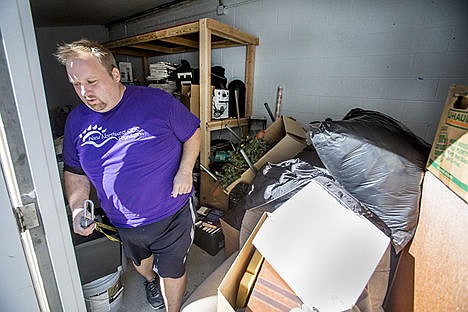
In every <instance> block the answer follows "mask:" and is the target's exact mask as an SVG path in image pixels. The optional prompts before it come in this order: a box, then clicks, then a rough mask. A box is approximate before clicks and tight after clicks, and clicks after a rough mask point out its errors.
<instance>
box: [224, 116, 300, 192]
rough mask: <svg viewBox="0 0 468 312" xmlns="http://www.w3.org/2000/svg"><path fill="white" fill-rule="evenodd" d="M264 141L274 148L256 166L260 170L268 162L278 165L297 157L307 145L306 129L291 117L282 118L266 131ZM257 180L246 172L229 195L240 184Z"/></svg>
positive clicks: (250, 172)
mask: <svg viewBox="0 0 468 312" xmlns="http://www.w3.org/2000/svg"><path fill="white" fill-rule="evenodd" d="M263 138H264V140H265V141H266V142H267V143H268V144H269V146H272V148H271V149H270V150H269V151H268V152H266V153H265V155H263V156H262V157H261V158H260V159H259V160H258V161H257V162H256V163H255V164H254V167H255V168H256V169H257V170H259V169H261V168H262V167H263V166H264V165H266V164H267V163H268V162H271V163H278V162H281V161H284V160H287V159H290V158H293V157H294V156H296V155H297V154H298V153H299V152H301V151H302V150H303V149H304V148H305V147H306V145H307V139H306V132H305V130H304V128H303V127H302V126H301V125H300V124H299V123H298V122H296V121H295V120H293V119H292V118H290V117H286V116H280V118H278V119H277V120H275V122H273V123H272V124H271V125H270V126H269V127H268V128H267V129H266V130H265V135H264V137H263ZM254 178H255V174H254V173H253V172H252V170H250V169H249V170H247V171H245V172H244V173H243V174H242V175H241V176H240V177H239V178H238V179H237V180H236V181H234V182H232V183H231V184H230V185H228V186H227V187H226V191H227V192H228V193H229V192H230V191H231V190H232V189H233V188H234V186H236V185H237V184H238V183H239V182H244V183H250V182H252V180H253V179H254Z"/></svg>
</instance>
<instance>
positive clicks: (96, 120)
mask: <svg viewBox="0 0 468 312" xmlns="http://www.w3.org/2000/svg"><path fill="white" fill-rule="evenodd" d="M56 57H57V59H58V60H59V62H60V63H62V64H63V65H65V67H66V70H67V75H68V79H69V81H70V83H72V84H73V86H74V88H75V91H76V93H77V94H78V96H79V97H80V99H81V100H82V101H83V103H82V104H81V105H79V106H77V107H76V108H75V109H74V110H73V111H72V112H71V113H70V115H69V116H68V118H67V122H66V125H65V135H64V143H63V159H64V186H65V194H66V197H67V199H68V203H69V206H70V209H71V212H72V219H73V230H74V232H75V233H77V234H80V235H84V236H87V235H89V234H91V233H92V231H93V230H94V227H95V226H94V225H91V226H89V227H87V228H83V227H82V226H81V225H80V220H81V217H82V216H83V202H84V200H86V199H88V198H89V192H90V185H91V183H92V184H93V186H94V187H95V188H96V191H97V194H98V198H99V201H100V204H101V207H102V208H103V209H104V211H105V212H106V214H107V216H108V217H109V220H110V221H111V222H112V224H114V225H115V226H116V227H117V229H118V231H119V235H120V238H121V240H122V242H123V245H124V249H125V252H126V255H127V256H128V257H129V258H130V259H132V261H133V264H134V266H135V268H136V270H137V271H138V273H140V274H141V275H142V276H143V277H144V278H145V287H146V294H147V298H148V301H149V303H150V304H151V305H152V306H153V307H154V308H162V307H164V303H165V305H166V309H167V311H169V312H171V311H179V310H180V306H181V303H182V297H183V294H184V291H185V287H186V273H185V259H186V256H187V253H188V249H189V248H190V245H191V244H192V241H193V223H194V216H195V215H194V212H193V207H192V206H191V202H190V195H191V193H192V190H193V185H192V170H193V167H194V165H195V162H196V160H197V157H198V153H199V150H200V129H199V125H200V120H199V119H198V118H197V117H195V116H194V115H193V114H191V113H190V112H189V111H188V110H187V109H186V108H185V106H183V105H182V104H181V103H180V102H179V101H178V100H176V99H175V98H174V97H173V96H171V95H169V94H167V93H166V92H164V91H162V90H159V89H153V88H146V87H137V86H125V85H123V84H122V83H121V82H120V72H119V70H118V68H117V64H116V62H115V59H114V57H113V56H112V54H111V53H110V52H109V51H108V50H107V49H106V48H104V47H103V46H102V45H100V44H99V43H97V42H93V41H89V40H87V39H82V40H79V41H75V42H72V43H69V44H63V45H61V46H59V47H58V49H57V53H56ZM159 277H161V279H160V281H159ZM160 287H161V288H162V289H163V292H162V296H161V290H160Z"/></svg>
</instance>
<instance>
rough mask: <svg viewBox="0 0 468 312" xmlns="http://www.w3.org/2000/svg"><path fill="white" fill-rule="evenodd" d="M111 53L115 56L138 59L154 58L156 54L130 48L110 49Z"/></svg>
mask: <svg viewBox="0 0 468 312" xmlns="http://www.w3.org/2000/svg"><path fill="white" fill-rule="evenodd" d="M110 51H111V52H112V53H115V54H121V55H129V56H137V57H146V56H152V54H154V53H149V52H148V51H142V50H137V49H131V48H128V47H122V48H114V49H110Z"/></svg>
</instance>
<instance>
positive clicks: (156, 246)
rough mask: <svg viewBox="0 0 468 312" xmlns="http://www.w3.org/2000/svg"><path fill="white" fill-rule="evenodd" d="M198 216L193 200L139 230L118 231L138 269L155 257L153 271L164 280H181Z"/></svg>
mask: <svg viewBox="0 0 468 312" xmlns="http://www.w3.org/2000/svg"><path fill="white" fill-rule="evenodd" d="M194 223H195V212H194V210H193V206H192V203H191V199H190V200H189V201H188V202H187V204H185V205H184V207H182V208H181V209H180V210H179V211H177V212H176V213H175V214H173V215H172V216H169V217H167V218H165V219H163V220H160V221H157V222H155V223H151V224H148V225H144V226H140V227H136V228H119V235H120V239H121V240H122V243H123V246H124V250H125V254H126V255H127V257H129V258H130V259H132V261H133V262H134V263H135V264H136V265H137V266H139V265H140V264H141V260H143V259H146V258H148V257H150V256H151V255H154V261H153V269H154V271H155V272H156V273H157V274H158V275H159V276H161V277H170V278H179V277H181V276H182V275H184V273H185V260H186V259H187V253H188V251H189V248H190V246H191V245H192V242H193V235H194Z"/></svg>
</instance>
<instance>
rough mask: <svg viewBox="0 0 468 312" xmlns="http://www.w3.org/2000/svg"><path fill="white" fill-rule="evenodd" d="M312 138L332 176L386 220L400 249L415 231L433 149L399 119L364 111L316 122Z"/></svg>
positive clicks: (311, 134)
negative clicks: (426, 167) (422, 188)
mask: <svg viewBox="0 0 468 312" xmlns="http://www.w3.org/2000/svg"><path fill="white" fill-rule="evenodd" d="M309 135H310V137H311V140H312V143H313V145H314V147H315V149H316V150H317V153H318V155H319V157H320V159H321V160H322V162H323V164H324V165H325V167H326V168H327V169H328V171H329V173H330V174H331V175H332V176H333V177H334V178H335V179H336V180H337V181H338V182H339V183H340V184H341V185H342V186H343V187H344V188H345V189H346V190H348V191H349V192H350V193H351V194H352V195H353V196H355V197H356V198H357V199H358V200H360V201H361V202H362V203H364V204H365V205H366V206H367V207H368V208H369V209H370V210H371V211H372V212H374V213H375V214H376V215H377V216H378V217H379V218H380V219H382V221H383V222H385V224H386V225H387V226H388V227H389V228H390V229H391V232H392V244H393V246H394V248H395V250H396V252H397V253H398V252H399V251H401V249H402V248H403V247H404V246H405V245H406V244H407V243H408V242H409V241H410V240H411V238H412V237H413V235H414V231H415V228H416V224H417V220H418V215H419V199H420V194H421V183H422V178H423V173H424V167H425V164H426V161H427V157H428V156H429V152H430V145H429V144H427V143H426V142H424V140H422V139H420V138H418V137H417V136H416V135H414V134H413V133H412V132H411V131H410V130H409V129H408V128H406V127H405V126H404V125H402V124H401V123H400V122H398V121H396V120H395V119H393V118H391V117H389V116H387V115H385V114H382V113H379V112H375V111H366V110H362V109H353V110H351V111H350V112H349V113H348V114H347V115H346V116H345V119H344V120H340V121H333V120H326V121H324V122H318V123H312V127H311V130H310V131H309Z"/></svg>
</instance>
